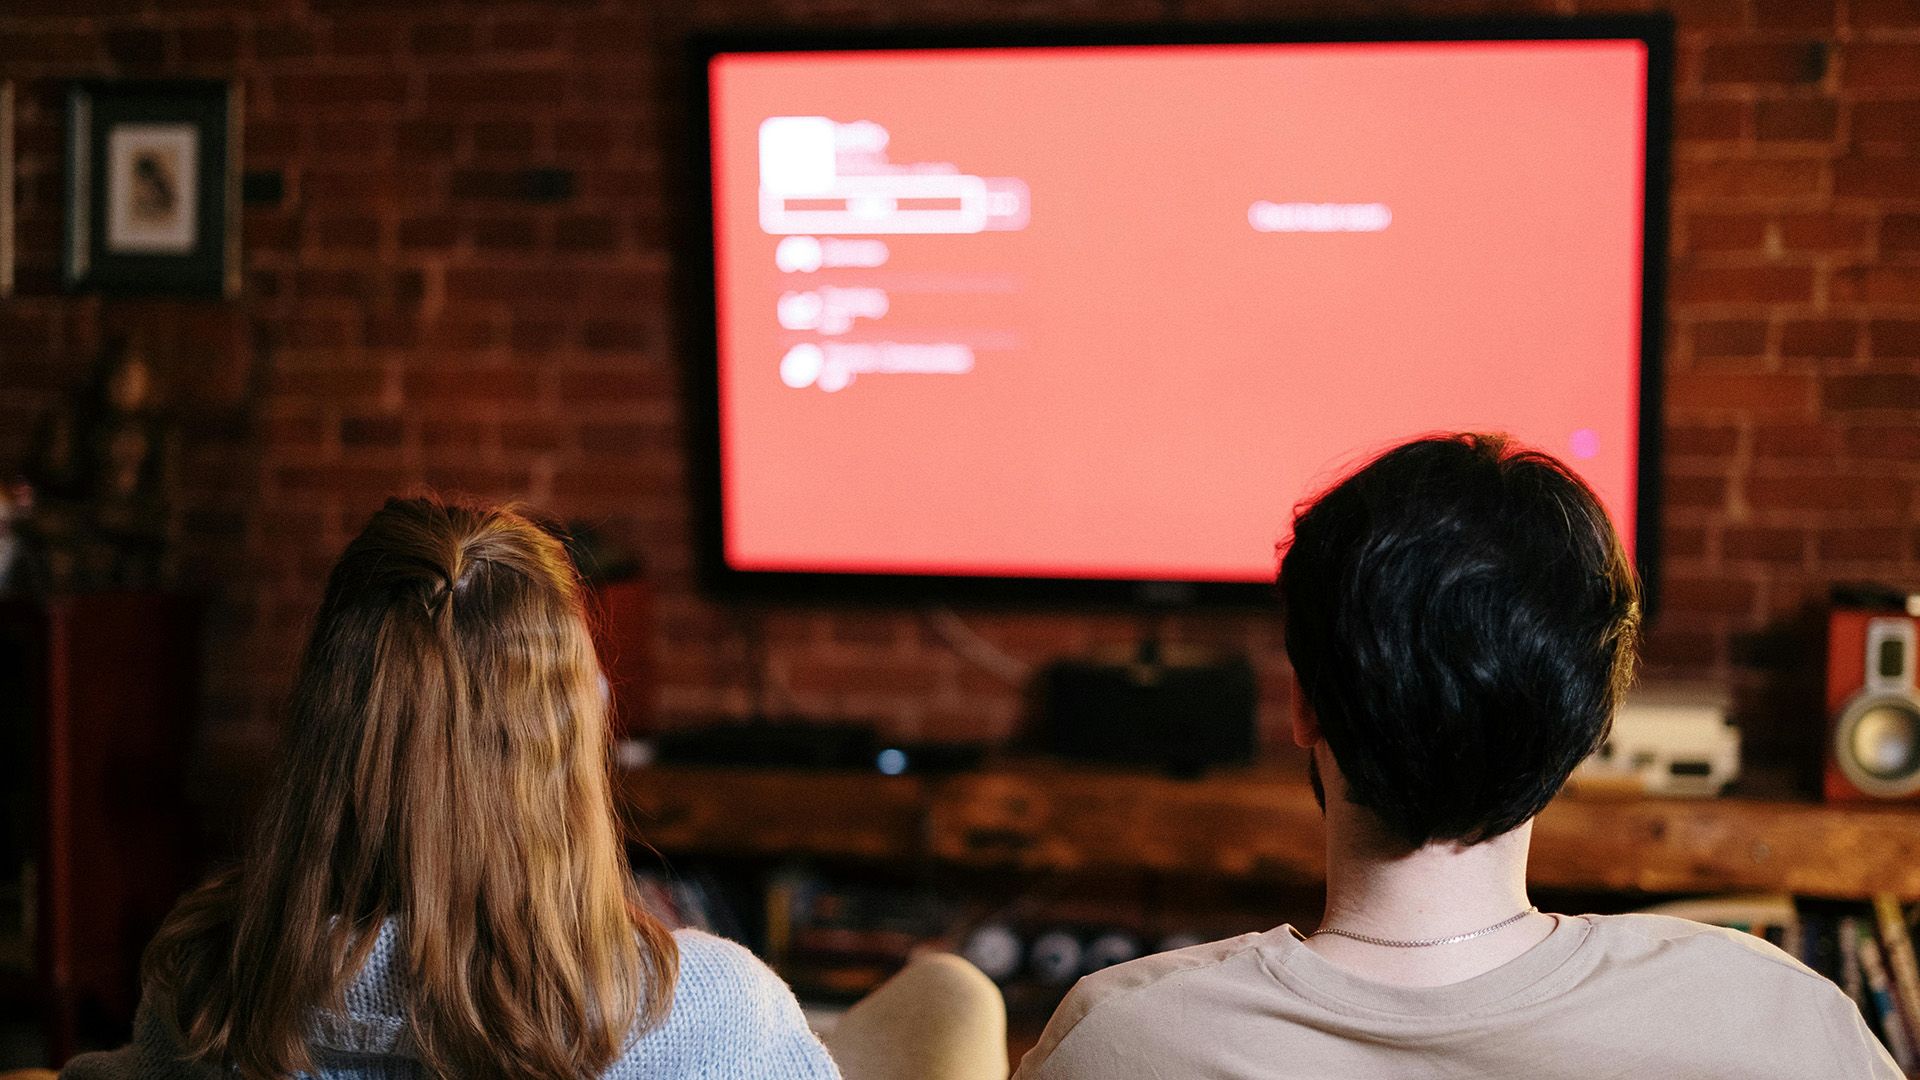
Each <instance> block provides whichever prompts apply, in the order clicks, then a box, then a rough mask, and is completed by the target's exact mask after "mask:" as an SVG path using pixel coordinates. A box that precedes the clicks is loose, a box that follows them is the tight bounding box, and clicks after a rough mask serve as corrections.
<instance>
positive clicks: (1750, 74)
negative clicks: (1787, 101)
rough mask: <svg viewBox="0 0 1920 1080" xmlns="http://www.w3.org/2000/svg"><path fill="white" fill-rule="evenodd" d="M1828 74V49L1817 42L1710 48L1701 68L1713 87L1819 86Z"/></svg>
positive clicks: (1760, 43)
mask: <svg viewBox="0 0 1920 1080" xmlns="http://www.w3.org/2000/svg"><path fill="white" fill-rule="evenodd" d="M1826 71H1827V49H1826V46H1825V45H1823V44H1821V43H1820V42H1817V41H1794V42H1772V41H1766V42H1759V41H1755V42H1734V43H1719V44H1710V45H1708V46H1707V50H1706V54H1705V58H1704V64H1703V66H1702V68H1701V73H1702V77H1703V78H1705V79H1706V81H1707V82H1709V83H1787V84H1793V83H1817V82H1819V81H1820V80H1821V79H1822V78H1823V77H1825V75H1826Z"/></svg>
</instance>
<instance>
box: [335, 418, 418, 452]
mask: <svg viewBox="0 0 1920 1080" xmlns="http://www.w3.org/2000/svg"><path fill="white" fill-rule="evenodd" d="M406 430H407V429H406V422H405V421H403V420H402V419H401V418H400V417H398V416H348V417H343V418H342V419H341V421H340V444H341V445H342V446H351V447H361V448H366V447H386V448H392V447H397V446H399V445H400V443H401V441H402V440H403V439H404V438H405V436H406Z"/></svg>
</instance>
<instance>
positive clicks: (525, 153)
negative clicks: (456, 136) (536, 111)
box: [473, 120, 543, 163]
mask: <svg viewBox="0 0 1920 1080" xmlns="http://www.w3.org/2000/svg"><path fill="white" fill-rule="evenodd" d="M540 131H541V126H540V125H538V124H536V123H534V122H533V121H531V120H500V121H494V122H489V123H481V124H475V125H474V126H473V152H474V153H475V154H478V155H483V156H487V157H495V158H505V159H507V160H509V161H513V162H516V163H517V162H524V161H527V160H529V159H531V158H533V157H534V156H535V151H536V148H537V147H538V146H539V145H540V144H541V142H542V141H543V140H542V139H541V137H540Z"/></svg>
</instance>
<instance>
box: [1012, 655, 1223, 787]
mask: <svg viewBox="0 0 1920 1080" xmlns="http://www.w3.org/2000/svg"><path fill="white" fill-rule="evenodd" d="M1192 653H1199V650H1165V649H1163V648H1162V647H1161V646H1160V645H1159V644H1158V642H1157V641H1155V640H1153V639H1149V640H1148V641H1147V642H1146V643H1145V644H1144V645H1142V646H1141V648H1140V649H1139V651H1138V652H1136V653H1134V654H1133V655H1131V656H1123V657H1112V656H1108V657H1100V656H1096V657H1092V658H1089V659H1086V660H1062V661H1058V662H1055V663H1053V664H1050V665H1048V666H1047V667H1046V668H1045V669H1043V670H1042V671H1041V673H1040V680H1039V698H1040V725H1039V734H1040V741H1041V749H1043V750H1045V751H1046V752H1048V753H1050V754H1053V755H1055V756H1057V757H1064V758H1069V759H1074V760H1079V761H1097V762H1105V763H1108V764H1116V765H1138V766H1146V767H1149V768H1155V769H1159V770H1162V771H1165V772H1168V773H1171V774H1174V775H1177V776H1194V775H1198V774H1200V773H1202V772H1204V771H1206V770H1207V769H1209V768H1211V767H1214V766H1219V765H1246V764H1250V763H1252V761H1253V758H1254V754H1255V752H1256V750H1257V749H1258V746H1259V729H1258V721H1257V713H1258V708H1259V688H1258V686H1257V685H1256V683H1255V680H1254V673H1253V665H1252V663H1251V662H1249V661H1248V660H1247V658H1246V657H1245V656H1244V655H1239V654H1230V655H1220V656H1210V655H1204V654H1199V655H1193V654H1192Z"/></svg>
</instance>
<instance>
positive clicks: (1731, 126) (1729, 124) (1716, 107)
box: [1673, 98, 1749, 142]
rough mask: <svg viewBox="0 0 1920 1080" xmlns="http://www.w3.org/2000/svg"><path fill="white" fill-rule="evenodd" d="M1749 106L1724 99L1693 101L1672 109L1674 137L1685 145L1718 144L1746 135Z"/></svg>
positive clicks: (1742, 102) (1676, 105) (1684, 102)
mask: <svg viewBox="0 0 1920 1080" xmlns="http://www.w3.org/2000/svg"><path fill="white" fill-rule="evenodd" d="M1748 111H1749V106H1748V105H1747V103H1746V102H1744V101H1729V100H1727V99H1725V98H1709V99H1706V100H1700V99H1693V100H1687V101H1680V102H1676V103H1675V104H1674V106H1673V135H1674V138H1676V139H1680V140H1682V141H1686V142H1717V141H1725V140H1728V139H1738V138H1741V137H1743V136H1744V135H1745V134H1746V119H1747V113H1748Z"/></svg>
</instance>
